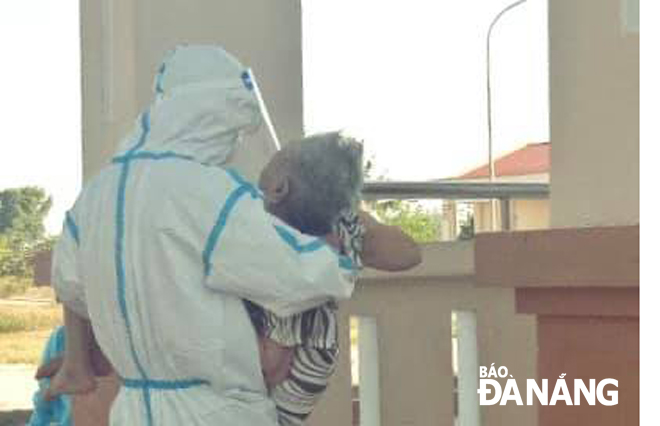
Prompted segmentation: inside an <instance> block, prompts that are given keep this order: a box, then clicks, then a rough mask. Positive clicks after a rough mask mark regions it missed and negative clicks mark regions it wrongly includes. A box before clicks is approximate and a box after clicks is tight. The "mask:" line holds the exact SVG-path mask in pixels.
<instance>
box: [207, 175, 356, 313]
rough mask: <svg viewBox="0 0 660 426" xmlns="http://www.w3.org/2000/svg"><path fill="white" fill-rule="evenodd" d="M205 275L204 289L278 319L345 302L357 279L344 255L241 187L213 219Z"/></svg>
mask: <svg viewBox="0 0 660 426" xmlns="http://www.w3.org/2000/svg"><path fill="white" fill-rule="evenodd" d="M237 191H241V189H240V188H239V189H238V190H237ZM205 273H206V285H207V286H208V287H209V288H211V289H213V290H217V291H223V292H227V293H230V294H233V295H235V296H238V297H241V298H244V299H248V300H250V301H252V302H254V303H257V304H258V305H261V306H262V307H264V308H265V309H267V310H269V311H271V312H273V313H274V314H275V315H278V316H289V315H293V314H296V313H300V312H302V311H305V310H307V309H310V308H312V307H315V306H318V305H320V304H323V303H325V302H327V301H328V300H332V299H334V300H341V299H347V298H349V297H350V296H351V294H352V292H353V287H354V282H355V278H356V269H355V268H354V266H353V264H352V261H351V260H350V259H349V258H348V257H345V256H340V255H339V254H337V253H336V252H335V251H334V250H333V249H331V248H330V247H329V246H328V245H327V244H326V243H325V241H323V240H322V239H319V238H316V237H311V236H308V235H304V234H302V233H300V232H298V231H297V230H295V229H294V228H291V227H289V226H287V225H286V224H284V223H283V222H282V221H280V220H278V219H277V218H275V217H274V216H272V215H270V214H268V213H267V212H266V211H265V210H264V208H263V201H262V200H261V199H259V198H258V197H257V196H256V195H255V194H254V193H251V192H250V191H249V190H247V189H245V188H244V189H243V193H242V194H239V193H236V192H235V193H232V194H230V195H229V197H228V198H227V202H226V203H225V205H224V206H223V209H222V211H221V212H220V214H219V216H218V221H217V222H216V226H215V227H214V229H213V231H212V232H211V235H210V237H209V241H208V242H207V250H206V251H205Z"/></svg>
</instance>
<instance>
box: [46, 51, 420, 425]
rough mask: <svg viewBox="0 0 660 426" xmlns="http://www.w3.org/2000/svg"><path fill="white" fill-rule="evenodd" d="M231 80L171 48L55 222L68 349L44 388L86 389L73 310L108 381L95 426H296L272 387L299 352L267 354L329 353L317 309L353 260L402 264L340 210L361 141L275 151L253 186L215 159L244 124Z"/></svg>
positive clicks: (394, 240)
mask: <svg viewBox="0 0 660 426" xmlns="http://www.w3.org/2000/svg"><path fill="white" fill-rule="evenodd" d="M246 75H247V76H249V74H246V73H244V69H243V67H242V66H241V65H240V64H239V63H238V62H237V61H236V60H235V59H233V58H232V57H230V56H229V55H227V54H226V52H224V51H222V50H221V49H219V48H213V47H205V46H201V47H186V48H180V49H178V50H177V51H175V52H174V54H172V55H171V56H170V58H169V59H168V61H166V63H165V64H164V66H163V67H162V68H161V72H160V74H159V76H158V78H157V84H156V87H157V90H156V91H157V97H156V100H155V101H154V103H153V104H152V105H151V107H150V109H149V111H147V112H145V113H144V114H143V115H142V116H141V117H140V120H139V121H138V125H137V127H136V131H135V132H134V134H133V135H132V136H131V137H129V138H128V139H127V141H126V142H125V144H124V146H125V147H124V148H123V149H122V150H121V151H120V153H119V154H118V155H117V156H116V157H115V158H114V160H113V164H112V165H110V166H108V167H106V168H105V169H104V170H102V171H101V173H100V174H99V175H98V176H96V177H95V178H94V179H92V181H91V182H90V183H89V184H87V185H86V186H85V188H84V189H83V191H82V193H81V194H80V196H79V198H78V200H77V202H76V205H75V206H74V208H73V209H72V210H71V211H70V212H69V214H68V215H67V221H66V225H65V232H64V233H63V236H62V238H61V239H60V241H59V242H58V245H57V247H56V250H55V259H54V276H53V278H54V285H55V288H56V290H57V293H58V296H59V297H60V299H61V300H62V301H63V302H64V304H65V306H66V307H67V309H68V312H67V314H66V316H65V318H66V321H67V324H66V325H67V327H68V330H67V338H68V342H67V356H66V357H65V362H64V365H63V367H62V368H61V369H60V371H59V372H58V374H57V375H56V377H55V378H54V380H53V391H54V392H55V393H57V392H84V391H88V390H90V389H91V388H93V380H92V379H91V378H90V376H89V372H90V368H89V364H88V363H87V362H86V361H85V356H84V354H85V348H86V345H87V344H88V342H87V341H86V339H89V338H90V337H91V333H87V334H86V333H85V330H84V323H81V322H80V321H79V318H76V317H78V316H82V317H88V318H89V319H90V320H91V325H92V327H93V331H94V335H95V337H96V339H97V340H98V342H99V345H100V347H101V349H102V350H103V352H104V354H105V355H106V356H107V357H108V359H109V361H110V363H111V364H112V366H113V368H114V369H115V371H116V372H117V374H118V375H119V376H120V377H121V378H122V382H123V386H122V389H121V391H120V393H119V395H118V397H117V399H116V400H115V403H114V404H113V409H112V414H111V423H112V424H116V425H124V424H130V425H133V424H147V425H151V424H159V425H168V424H172V425H175V424H176V425H179V424H190V425H207V424H209V425H210V424H218V423H222V424H232V425H238V426H241V425H246V426H247V425H255V424H259V425H276V424H277V423H278V420H277V419H278V414H279V422H280V423H281V424H287V423H285V422H287V421H288V422H290V423H295V422H297V421H302V419H304V417H305V416H306V413H307V412H308V411H309V410H311V408H310V407H308V406H305V407H303V408H300V407H297V408H296V407H293V408H292V406H291V405H289V406H285V405H286V398H287V396H291V395H292V394H293V393H292V392H291V389H286V388H282V387H283V386H284V385H285V384H286V383H287V380H289V381H290V380H294V381H295V378H294V377H293V375H294V374H295V371H296V368H295V365H296V362H299V363H300V362H304V361H305V360H304V359H303V358H302V355H301V354H303V352H300V351H295V352H294V351H292V350H287V349H283V347H284V346H294V347H298V348H300V347H307V348H310V349H315V350H318V351H319V352H317V354H319V356H325V355H326V354H328V353H330V354H335V353H336V328H334V329H333V328H332V324H333V323H334V321H336V319H335V318H334V315H335V314H334V305H333V301H335V300H339V299H345V298H347V297H349V296H350V294H351V292H352V288H353V282H354V279H355V276H356V271H357V267H358V264H359V262H360V259H361V261H362V262H363V263H364V264H365V265H372V266H376V267H380V268H383V269H388V270H398V269H405V268H408V267H411V266H413V265H415V264H416V263H418V262H419V251H418V248H417V247H416V245H415V244H414V243H413V242H412V241H411V240H410V239H409V238H407V237H406V236H404V235H403V234H402V233H401V232H400V230H398V229H396V228H392V227H387V226H384V225H381V224H378V223H377V222H375V221H373V219H371V218H369V217H368V216H367V215H365V214H363V213H360V214H359V215H356V214H350V213H347V212H351V211H354V210H355V208H356V207H357V201H358V198H357V194H358V192H359V190H360V184H361V170H360V168H361V155H360V154H361V149H360V147H359V146H357V145H356V144H355V143H354V142H352V141H351V140H348V139H346V138H343V137H342V136H341V135H339V134H328V135H322V136H318V137H316V138H314V137H313V138H310V139H308V140H303V141H301V142H296V143H291V144H289V145H287V147H286V148H285V149H283V150H281V151H280V152H278V153H277V154H276V155H274V156H273V158H272V159H271V161H270V162H269V164H268V165H267V166H266V167H265V169H264V171H263V173H262V175H261V179H260V189H258V188H257V187H256V186H254V185H252V184H251V183H249V182H248V181H246V180H245V178H243V177H242V176H241V175H240V174H238V173H237V172H234V171H230V170H224V169H222V168H220V167H216V166H217V165H222V164H225V163H227V162H228V161H230V157H231V154H232V152H233V150H234V148H235V146H236V144H237V143H238V140H239V136H240V133H241V132H243V131H245V130H246V129H250V128H254V127H255V126H256V125H258V122H259V107H258V102H257V101H256V99H255V97H254V94H253V93H252V84H251V82H250V81H249V77H248V78H246ZM324 160H330V161H329V162H328V161H324ZM358 217H360V218H361V219H358ZM326 237H327V240H328V241H329V242H330V243H331V244H333V245H334V246H335V248H331V246H330V245H329V244H327V243H326V241H325V240H324V238H326ZM244 301H249V303H248V305H249V306H248V309H247V310H246V309H245V307H244V304H243V303H244ZM246 303H247V302H246ZM310 309H311V311H310ZM248 311H249V312H250V315H249V316H248V314H247V312H248ZM310 312H311V314H310ZM74 313H75V315H74ZM322 317H323V318H326V319H325V320H323V319H322ZM328 318H329V320H328ZM278 321H279V322H278ZM320 322H323V323H324V324H325V329H323V330H322V328H319V327H320V326H319V325H318V324H317V323H320ZM81 326H82V327H81ZM255 328H256V330H255ZM76 329H77V330H78V331H77V332H76V331H75V330H76ZM256 331H258V333H259V334H257V333H256ZM320 331H324V333H323V334H325V336H324V338H322V339H321V338H319V336H318V334H319V332H320ZM85 336H87V337H86V338H85ZM258 336H259V338H258ZM87 359H88V358H87ZM292 359H293V368H291V367H290V365H291V362H292ZM81 361H82V362H81ZM327 364H328V367H329V368H328V370H327V371H328V374H327V375H329V374H330V373H331V371H332V369H331V367H332V365H333V364H334V358H332V359H328V362H327ZM262 366H263V367H264V374H265V379H266V380H264V377H262ZM81 378H82V380H80V379H81ZM81 383H82V385H81ZM267 385H268V386H267ZM323 387H324V385H323ZM278 389H279V390H278ZM319 389H320V388H319ZM269 391H270V392H272V393H269ZM278 392H279V393H278ZM317 393H318V392H317ZM278 395H280V396H279V400H278ZM295 398H297V397H294V400H292V401H289V402H290V403H291V404H293V405H296V403H298V402H300V401H296V400H295ZM314 398H315V397H314V396H311V397H310V399H309V400H310V401H313V400H315V399H314ZM276 405H277V410H276V408H275V406H276ZM298 405H300V404H298ZM303 405H304V404H303ZM312 405H313V404H312ZM283 410H284V411H283ZM289 414H292V415H291V416H289V418H287V415H289Z"/></svg>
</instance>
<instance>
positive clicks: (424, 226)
mask: <svg viewBox="0 0 660 426" xmlns="http://www.w3.org/2000/svg"><path fill="white" fill-rule="evenodd" d="M371 210H372V211H373V212H374V213H376V215H377V216H378V218H379V219H380V220H381V221H382V222H383V223H385V224H387V225H394V226H398V227H400V228H401V229H402V230H403V231H404V232H405V233H406V234H408V235H410V236H411V237H412V238H413V239H414V240H415V241H417V242H420V243H426V242H433V241H438V236H439V235H438V233H439V230H440V221H441V216H440V214H439V213H436V212H429V211H425V210H424V209H423V208H422V207H421V206H420V205H418V204H417V205H415V204H412V203H410V202H405V201H402V200H388V201H381V202H376V203H373V204H372V206H371Z"/></svg>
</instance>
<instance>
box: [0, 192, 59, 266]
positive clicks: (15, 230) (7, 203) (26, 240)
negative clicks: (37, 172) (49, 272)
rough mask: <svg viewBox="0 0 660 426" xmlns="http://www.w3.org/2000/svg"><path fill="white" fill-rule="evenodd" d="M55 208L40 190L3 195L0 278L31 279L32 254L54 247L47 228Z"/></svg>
mask: <svg viewBox="0 0 660 426" xmlns="http://www.w3.org/2000/svg"><path fill="white" fill-rule="evenodd" d="M52 204H53V203H52V199H51V198H50V197H49V196H48V195H46V192H45V191H44V190H43V189H41V188H38V187H24V188H15V189H6V190H3V191H0V276H6V275H13V276H21V277H24V276H29V275H30V274H31V272H32V265H31V254H32V253H33V252H34V251H35V250H40V249H42V248H47V247H50V246H52V240H49V239H47V238H46V237H45V233H46V232H45V228H44V219H45V218H46V215H48V212H49V211H50V208H51V207H52Z"/></svg>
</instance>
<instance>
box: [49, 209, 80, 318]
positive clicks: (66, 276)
mask: <svg viewBox="0 0 660 426" xmlns="http://www.w3.org/2000/svg"><path fill="white" fill-rule="evenodd" d="M79 242H80V235H79V230H78V227H77V225H76V222H75V219H74V218H73V215H72V214H71V213H69V212H67V214H66V219H65V221H64V226H63V229H62V234H61V236H60V238H59V239H58V240H57V244H55V247H54V249H53V266H52V271H51V281H52V285H53V288H54V289H55V293H56V294H57V298H58V299H59V301H60V302H62V303H63V304H64V305H65V306H66V307H67V308H69V309H71V310H72V311H74V312H75V313H76V314H78V315H80V316H83V317H85V318H88V317H89V315H88V313H87V303H86V298H85V288H84V285H83V283H82V282H81V280H80V268H79V265H78V246H79Z"/></svg>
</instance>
